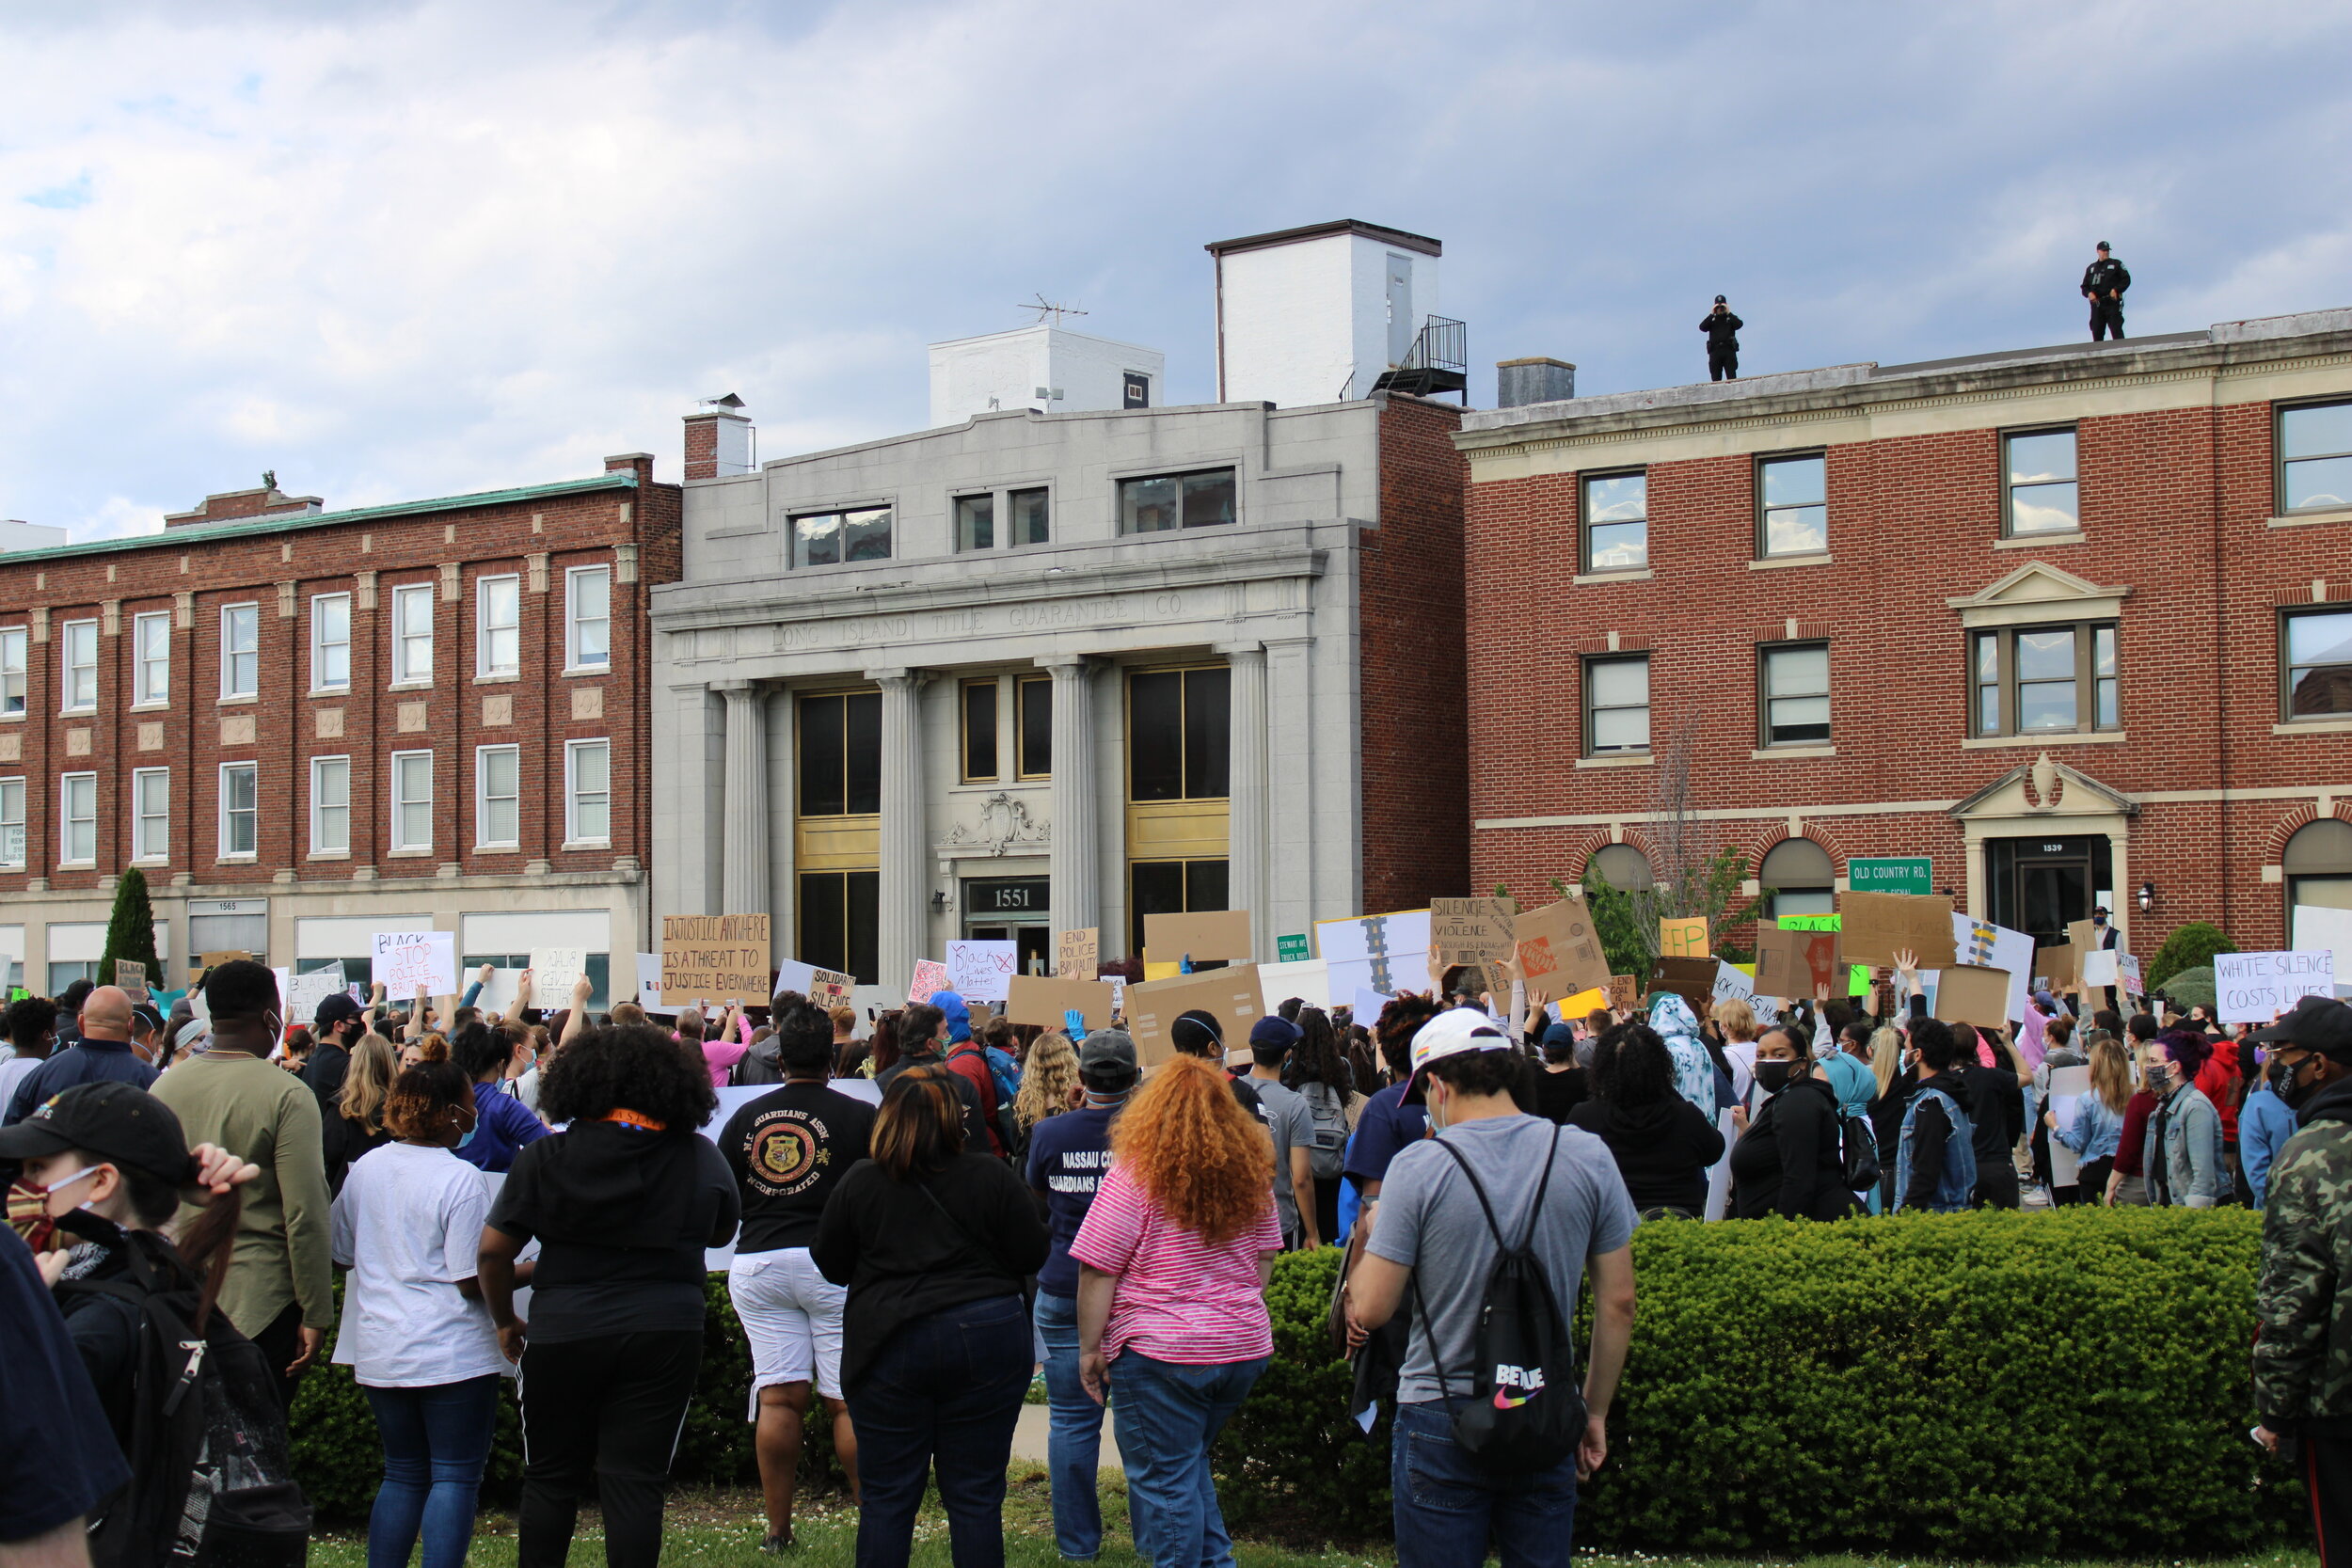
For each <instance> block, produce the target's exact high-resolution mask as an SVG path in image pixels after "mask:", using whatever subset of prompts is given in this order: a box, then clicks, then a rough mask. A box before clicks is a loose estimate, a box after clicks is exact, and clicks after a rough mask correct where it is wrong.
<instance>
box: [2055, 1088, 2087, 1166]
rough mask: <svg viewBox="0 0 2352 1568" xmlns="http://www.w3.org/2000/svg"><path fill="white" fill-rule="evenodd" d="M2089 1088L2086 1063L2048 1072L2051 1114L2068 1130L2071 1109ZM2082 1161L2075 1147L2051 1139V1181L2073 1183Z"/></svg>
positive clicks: (2072, 1119)
mask: <svg viewBox="0 0 2352 1568" xmlns="http://www.w3.org/2000/svg"><path fill="white" fill-rule="evenodd" d="M2089 1093H2090V1069H2089V1068H2087V1067H2062V1068H2058V1069H2053V1070H2052V1072H2051V1073H2050V1115H2051V1116H2053V1117H2057V1118H2058V1126H2060V1127H2061V1128H2064V1129H2065V1130H2066V1131H2068V1132H2073V1131H2074V1110H2075V1107H2076V1106H2078V1105H2080V1104H2081V1103H2082V1097H2083V1096H2085V1095H2087V1094H2089ZM2081 1168H2082V1161H2081V1159H2080V1157H2078V1156H2077V1155H2076V1154H2075V1153H2074V1150H2073V1149H2071V1148H2067V1147H2066V1146H2065V1145H2064V1144H2062V1143H2060V1142H2058V1139H2056V1138H2052V1139H2051V1140H2050V1185H2052V1186H2054V1187H2072V1186H2074V1185H2075V1184H2076V1181H2075V1173H2076V1172H2077V1171H2079V1170H2080V1169H2081Z"/></svg>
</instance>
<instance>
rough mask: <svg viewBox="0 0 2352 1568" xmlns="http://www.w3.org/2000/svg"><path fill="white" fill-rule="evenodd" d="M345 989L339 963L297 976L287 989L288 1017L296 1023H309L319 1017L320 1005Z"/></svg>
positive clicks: (341, 968)
mask: <svg viewBox="0 0 2352 1568" xmlns="http://www.w3.org/2000/svg"><path fill="white" fill-rule="evenodd" d="M342 989H343V966H342V963H341V962H340V961H338V962H335V963H331V964H328V965H327V966H326V968H325V969H314V970H312V971H310V974H297V975H295V976H294V979H293V981H292V982H291V983H289V984H288V986H287V987H286V1017H287V1019H288V1021H289V1022H294V1023H308V1022H310V1021H311V1020H313V1019H315V1018H317V1017H318V1016H319V1004H320V1003H322V1002H324V1001H326V999H327V998H328V997H330V996H335V995H338V994H340V993H341V992H342Z"/></svg>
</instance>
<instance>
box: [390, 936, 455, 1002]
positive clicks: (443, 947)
mask: <svg viewBox="0 0 2352 1568" xmlns="http://www.w3.org/2000/svg"><path fill="white" fill-rule="evenodd" d="M369 978H371V979H373V981H374V982H375V983H376V984H377V985H379V986H382V987H383V988H384V994H385V995H387V996H389V997H392V998H394V999H395V1000H397V999H400V998H404V997H410V996H414V995H416V994H417V989H418V988H419V987H420V986H421V987H422V988H423V989H424V992H425V994H426V995H428V996H454V995H456V994H457V933H456V932H454V931H378V932H376V933H375V956H374V958H373V959H371V960H370V966H369Z"/></svg>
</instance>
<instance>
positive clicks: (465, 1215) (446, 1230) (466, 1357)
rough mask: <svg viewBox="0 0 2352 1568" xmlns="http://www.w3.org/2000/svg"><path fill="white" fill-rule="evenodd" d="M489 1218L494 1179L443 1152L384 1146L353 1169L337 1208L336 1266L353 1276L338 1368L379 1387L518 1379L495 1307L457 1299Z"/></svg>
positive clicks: (338, 1341) (347, 1285) (347, 1286)
mask: <svg viewBox="0 0 2352 1568" xmlns="http://www.w3.org/2000/svg"><path fill="white" fill-rule="evenodd" d="M489 1216H490V1184H489V1180H488V1179H487V1178H486V1177H485V1176H484V1175H483V1173H482V1172H481V1171H480V1170H479V1169H477V1168H476V1167H474V1166H473V1165H470V1164H467V1163H466V1162H465V1161H463V1160H460V1159H459V1158H458V1157H457V1156H456V1155H454V1154H453V1153H451V1152H450V1151H449V1150H448V1149H446V1148H419V1147H418V1146H417V1145H415V1144H401V1143H393V1144H386V1145H385V1146H384V1147H383V1148H374V1149H370V1150H369V1151H368V1152H367V1153H365V1154H363V1155H361V1156H360V1157H359V1158H358V1159H357V1160H355V1161H353V1162H352V1164H351V1174H350V1175H349V1176H348V1177H346V1178H345V1179H344V1180H343V1190H342V1195H341V1196H338V1197H337V1198H336V1199H335V1223H334V1248H335V1261H336V1262H337V1263H338V1264H341V1265H342V1266H344V1267H347V1268H349V1269H350V1270H351V1277H350V1278H349V1279H347V1280H346V1281H344V1284H343V1316H342V1326H341V1328H340V1329H339V1331H338V1332H337V1334H336V1336H335V1359H336V1360H337V1361H340V1362H342V1363H344V1364H345V1365H347V1366H349V1367H350V1368H351V1369H352V1374H353V1375H354V1376H355V1377H357V1378H358V1380H359V1381H360V1382H361V1383H362V1384H366V1385H369V1386H373V1387H377V1388H421V1387H427V1386H432V1385H435V1384H440V1383H462V1382H464V1381H465V1380H466V1379H468V1378H475V1377H480V1376H482V1375H483V1374H484V1373H485V1372H506V1371H511V1370H513V1369H512V1368H511V1367H510V1366H509V1364H508V1362H507V1360H506V1357H504V1356H503V1355H501V1354H499V1341H498V1331H497V1329H496V1328H495V1327H493V1326H492V1324H491V1322H490V1308H489V1307H487V1306H486V1305H485V1304H484V1303H482V1302H480V1301H469V1300H468V1299H467V1298H466V1297H464V1296H462V1295H460V1294H458V1293H457V1282H458V1281H459V1280H461V1279H471V1278H473V1277H474V1259H475V1258H476V1256H477V1255H478V1254H479V1252H480V1250H481V1246H482V1227H483V1226H484V1224H485V1223H486V1222H487V1221H488V1219H489Z"/></svg>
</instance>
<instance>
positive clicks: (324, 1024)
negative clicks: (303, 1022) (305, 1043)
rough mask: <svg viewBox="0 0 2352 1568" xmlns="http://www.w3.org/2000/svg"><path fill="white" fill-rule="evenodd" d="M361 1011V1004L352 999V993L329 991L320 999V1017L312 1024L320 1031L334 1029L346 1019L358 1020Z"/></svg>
mask: <svg viewBox="0 0 2352 1568" xmlns="http://www.w3.org/2000/svg"><path fill="white" fill-rule="evenodd" d="M360 1010H361V1009H360V1006H359V1004H358V1003H357V1002H354V1001H353V1000H352V999H351V992H349V991H347V990H338V991H329V992H328V993H327V994H326V995H325V996H322V997H320V998H319V1010H318V1015H317V1017H316V1018H315V1019H314V1020H313V1021H312V1022H313V1025H314V1026H315V1027H316V1028H318V1029H321V1030H326V1029H332V1028H333V1027H335V1025H336V1024H338V1023H341V1022H343V1021H344V1020H345V1019H350V1018H358V1016H359V1013H360Z"/></svg>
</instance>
